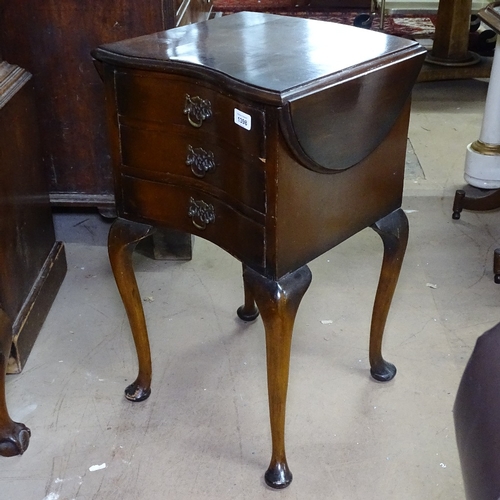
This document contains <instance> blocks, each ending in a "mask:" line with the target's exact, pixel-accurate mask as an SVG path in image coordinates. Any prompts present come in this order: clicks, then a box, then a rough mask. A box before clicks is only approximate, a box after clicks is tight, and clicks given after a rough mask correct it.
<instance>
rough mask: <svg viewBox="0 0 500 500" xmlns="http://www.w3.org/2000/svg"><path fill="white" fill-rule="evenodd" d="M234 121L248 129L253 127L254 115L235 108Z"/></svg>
mask: <svg viewBox="0 0 500 500" xmlns="http://www.w3.org/2000/svg"><path fill="white" fill-rule="evenodd" d="M234 123H236V125H239V126H240V127H242V128H244V129H246V130H251V129H252V117H251V116H250V115H249V114H247V113H243V111H240V110H239V109H236V108H234Z"/></svg>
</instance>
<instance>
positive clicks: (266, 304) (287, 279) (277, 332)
mask: <svg viewBox="0 0 500 500" xmlns="http://www.w3.org/2000/svg"><path fill="white" fill-rule="evenodd" d="M244 280H245V283H246V285H247V286H248V289H249V290H250V292H251V294H252V296H253V298H254V299H255V302H256V303H257V307H258V308H259V311H260V313H261V315H262V320H263V322H264V327H265V330H266V351H267V387H268V393H269V414H270V420H271V436H272V444H273V450H272V456H271V463H270V464H269V468H268V470H267V471H266V473H265V476H264V478H265V481H266V483H267V485H268V486H270V487H272V488H285V487H286V486H288V485H289V484H290V483H291V481H292V473H291V472H290V469H289V468H288V464H287V462H286V455H285V410H286V394H287V389H288V372H289V366H290V348H291V343H292V331H293V324H294V321H295V315H296V314H297V309H298V308H299V304H300V301H301V300H302V297H303V296H304V293H305V292H306V290H307V288H308V287H309V284H310V283H311V271H310V270H309V268H308V267H307V266H303V267H301V268H300V269H298V270H297V271H294V272H292V273H290V274H287V275H286V276H284V277H283V278H281V279H279V280H277V281H275V280H272V279H268V278H266V277H264V276H262V275H260V274H258V273H256V272H255V271H252V270H251V269H248V268H246V269H245V270H244Z"/></svg>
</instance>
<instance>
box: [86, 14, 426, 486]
mask: <svg viewBox="0 0 500 500" xmlns="http://www.w3.org/2000/svg"><path fill="white" fill-rule="evenodd" d="M93 55H94V57H95V59H96V65H97V68H98V69H99V71H100V73H101V75H102V76H103V80H104V83H105V87H106V100H107V113H108V125H109V140H110V144H111V148H112V153H113V169H114V182H115V197H116V203H117V212H118V216H119V217H118V219H117V220H116V221H115V222H114V224H113V226H112V228H111V231H110V237H109V255H110V261H111V265H112V268H113V272H114V276H115V279H116V282H117V285H118V289H119V291H120V294H121V296H122V299H123V302H124V305H125V308H126V310H127V314H128V317H129V320H130V325H131V329H132V333H133V335H134V339H135V343H136V347H137V354H138V358H139V374H138V377H137V379H136V381H135V382H134V383H133V384H131V385H130V386H129V387H127V389H126V391H125V394H126V397H127V398H128V399H130V400H132V401H141V400H143V399H145V398H147V397H148V396H149V394H150V386H151V373H152V370H151V357H150V350H149V342H148V337H147V330H146V323H145V320H144V312H143V310H142V304H141V299H140V294H139V291H138V289H137V284H136V282H135V278H134V272H133V268H132V259H131V255H132V252H133V249H134V248H135V245H136V244H137V243H138V241H140V240H141V239H143V238H145V237H147V236H149V235H150V234H151V233H152V232H153V231H154V228H155V227H158V226H164V227H168V228H172V229H177V230H181V231H185V232H188V233H192V234H195V235H198V236H201V237H203V238H206V239H208V240H210V241H213V242H214V243H216V244H217V245H219V246H220V247H221V248H223V249H225V250H227V251H228V252H229V253H231V254H232V255H234V256H235V257H236V258H237V259H239V260H240V261H241V262H242V264H243V284H244V299H245V300H244V305H243V306H241V307H240V308H239V309H238V311H237V314H238V316H239V317H240V318H241V319H243V320H244V321H251V320H253V319H255V318H256V317H257V316H258V313H259V312H260V313H261V315H262V319H263V322H264V327H265V331H266V348H267V358H268V393H269V405H270V419H271V433H272V457H271V463H270V465H269V468H268V470H267V472H266V474H265V480H266V482H267V484H268V485H269V486H271V487H273V488H283V487H285V486H287V485H288V484H290V482H291V480H292V474H291V472H290V470H289V468H288V465H287V462H286V457H285V449H284V425H285V401H286V392H287V384H288V365H289V358H290V345H291V335H292V330H293V322H294V318H295V314H296V312H297V309H298V306H299V303H300V301H301V298H302V296H303V294H304V293H305V291H306V290H307V288H308V286H309V283H310V280H311V273H310V271H309V268H308V267H307V263H308V262H309V261H310V260H312V259H314V258H315V257H317V256H318V255H321V254H322V253H323V252H325V251H327V250H329V249H330V248H332V247H334V246H335V245H337V244H339V243H341V242H342V241H344V240H345V239H347V238H349V237H350V236H352V235H353V234H355V233H357V232H358V231H360V230H361V229H363V228H365V227H367V226H371V227H372V228H373V229H374V230H375V231H376V232H377V233H378V234H380V236H381V238H382V241H383V243H384V260H383V264H382V271H381V276H380V284H379V288H378V290H377V294H376V298H375V305H374V308H373V318H372V327H371V332H370V349H369V353H370V366H371V374H372V376H373V377H374V378H375V379H377V380H379V381H387V380H390V379H392V378H393V377H394V375H395V373H396V369H395V367H394V365H392V364H391V363H389V362H387V361H385V360H384V358H383V357H382V352H381V344H382V335H383V331H384V326H385V321H386V318H387V313H388V311H389V307H390V303H391V300H392V295H393V292H394V290H395V287H396V283H397V279H398V276H399V271H400V268H401V263H402V260H403V257H404V253H405V248H406V241H407V235H408V225H407V220H406V217H405V215H404V213H403V211H402V210H401V199H402V189H403V179H404V165H405V152H406V138H407V130H408V118H409V111H410V93H411V89H412V86H413V84H414V82H415V80H416V77H417V75H418V72H419V70H420V67H421V64H422V61H423V58H424V55H425V51H424V50H423V49H422V48H421V47H420V45H418V43H416V42H413V41H409V40H404V39H399V38H396V37H393V36H389V35H385V34H382V33H375V32H370V31H368V30H363V29H358V28H353V27H348V26H342V25H336V24H333V23H327V22H321V21H312V20H306V19H299V18H291V17H282V16H275V15H269V14H259V13H249V12H244V13H239V14H233V15H230V16H224V17H222V18H216V19H213V20H210V21H207V22H202V23H198V24H195V25H190V26H186V27H182V28H176V29H173V30H168V31H165V32H161V33H155V34H152V35H146V36H143V37H139V38H135V39H130V40H125V41H123V42H118V43H114V44H109V45H104V46H102V47H99V48H98V49H96V50H95V51H94V53H93ZM332 289H333V287H332ZM333 293H334V291H333V290H332V294H333ZM374 390H376V387H375V388H374Z"/></svg>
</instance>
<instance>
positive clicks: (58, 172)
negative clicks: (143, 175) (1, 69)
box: [0, 0, 211, 214]
mask: <svg viewBox="0 0 500 500" xmlns="http://www.w3.org/2000/svg"><path fill="white" fill-rule="evenodd" d="M174 3H175V2H174V0H141V1H140V2H133V1H131V0H101V1H99V2H83V1H81V0H61V1H58V2H53V1H46V0H24V1H23V2H22V5H19V4H18V3H16V2H11V1H9V0H0V26H2V29H1V30H0V47H1V48H2V54H3V57H4V58H5V59H6V60H8V61H9V62H10V63H11V64H17V65H19V66H21V67H23V68H26V69H27V70H28V71H30V72H31V73H32V74H33V75H34V82H35V93H36V103H37V112H38V118H39V130H40V134H41V144H42V159H43V165H44V168H45V169H46V171H47V172H49V173H50V176H51V188H50V190H51V201H52V203H53V204H57V205H66V206H90V207H96V206H97V207H99V208H100V209H101V210H102V212H103V213H108V214H112V213H113V185H112V173H111V162H110V154H109V149H108V145H107V140H106V130H105V123H106V122H105V115H104V110H103V109H102V107H101V106H99V103H100V102H102V100H103V94H102V84H101V82H100V80H99V77H98V75H97V74H96V72H95V70H94V68H93V65H92V59H91V57H90V51H91V49H93V48H94V47H96V46H97V45H99V44H102V43H108V42H112V41H115V40H121V39H124V38H127V37H133V36H139V35H142V34H145V33H151V32H153V31H158V30H162V29H167V28H171V27H174V26H177V25H181V24H186V23H187V22H194V21H198V20H201V19H202V18H203V19H207V17H208V14H209V12H210V9H211V2H210V1H209V0H184V1H183V2H182V5H177V8H176V7H175V6H174ZM178 3H179V2H177V4H178Z"/></svg>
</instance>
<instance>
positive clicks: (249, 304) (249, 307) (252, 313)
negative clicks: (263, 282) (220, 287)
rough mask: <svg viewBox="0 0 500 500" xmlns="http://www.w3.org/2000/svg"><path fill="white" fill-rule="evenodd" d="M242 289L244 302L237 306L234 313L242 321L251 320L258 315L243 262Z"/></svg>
mask: <svg viewBox="0 0 500 500" xmlns="http://www.w3.org/2000/svg"><path fill="white" fill-rule="evenodd" d="M243 291H244V293H245V303H244V304H243V305H242V306H240V307H238V310H237V311H236V314H237V315H238V317H239V318H240V319H241V320H243V321H253V320H254V319H256V318H257V316H258V315H259V310H258V309H257V307H256V306H255V301H254V300H253V295H252V293H251V292H250V290H249V288H248V285H247V283H246V279H245V265H244V264H243Z"/></svg>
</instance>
